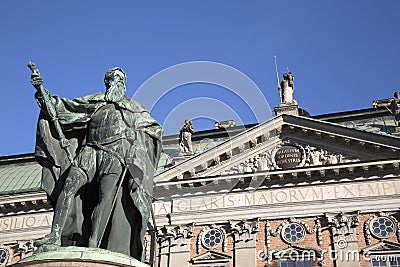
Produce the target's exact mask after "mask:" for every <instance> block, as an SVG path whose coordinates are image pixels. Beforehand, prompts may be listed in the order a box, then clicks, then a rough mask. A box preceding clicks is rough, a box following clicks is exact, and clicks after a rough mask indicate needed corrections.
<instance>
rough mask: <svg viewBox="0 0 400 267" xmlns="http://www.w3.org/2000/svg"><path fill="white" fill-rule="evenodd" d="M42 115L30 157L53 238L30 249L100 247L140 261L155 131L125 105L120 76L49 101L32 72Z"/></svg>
mask: <svg viewBox="0 0 400 267" xmlns="http://www.w3.org/2000/svg"><path fill="white" fill-rule="evenodd" d="M29 67H30V68H31V70H32V76H31V83H32V85H33V86H34V87H35V88H36V89H37V92H36V94H35V98H36V100H37V102H38V104H39V106H40V107H41V110H42V111H41V114H40V116H39V120H38V127H37V135H36V146H35V156H36V159H37V161H38V163H39V164H40V165H42V167H43V171H42V183H41V185H42V188H43V189H44V190H45V191H46V192H47V194H48V196H49V200H50V201H51V203H53V205H54V209H55V212H54V219H53V225H52V231H51V233H50V234H49V235H47V236H45V237H44V238H42V239H39V240H37V241H36V243H35V245H37V246H43V245H49V244H50V245H77V246H83V247H100V248H105V249H109V250H111V251H116V252H120V253H124V254H126V255H129V256H131V257H134V258H136V259H139V260H144V249H143V247H144V235H145V233H146V228H147V222H148V219H149V215H150V211H151V203H152V192H153V174H154V171H155V168H156V167H157V163H158V160H159V157H160V153H161V135H162V128H161V126H160V125H159V124H158V123H157V122H156V121H155V120H154V119H153V118H151V117H150V114H149V112H148V111H147V110H146V109H145V108H144V107H142V106H141V105H140V104H139V103H137V102H136V101H134V100H132V99H130V98H128V97H126V95H125V93H126V87H125V85H126V75H125V73H124V72H123V70H122V69H121V68H113V69H110V70H109V71H107V73H106V75H105V78H104V82H105V85H106V92H105V93H97V94H93V95H89V96H85V97H82V98H77V99H73V100H70V99H65V98H59V97H58V96H55V95H53V96H51V95H50V93H49V91H47V90H46V89H44V88H43V80H42V78H41V76H40V73H39V72H38V71H37V70H35V69H34V64H30V65H29Z"/></svg>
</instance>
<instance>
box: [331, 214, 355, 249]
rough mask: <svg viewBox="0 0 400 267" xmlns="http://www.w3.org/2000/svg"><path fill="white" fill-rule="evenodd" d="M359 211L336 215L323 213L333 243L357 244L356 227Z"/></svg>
mask: <svg viewBox="0 0 400 267" xmlns="http://www.w3.org/2000/svg"><path fill="white" fill-rule="evenodd" d="M359 213H360V212H359V211H354V212H340V213H338V214H332V213H325V216H326V218H327V220H328V226H329V227H330V228H331V230H332V236H333V242H335V243H336V242H339V241H343V240H345V241H346V242H357V237H356V230H355V229H356V227H357V226H358V225H359V219H358V215H359Z"/></svg>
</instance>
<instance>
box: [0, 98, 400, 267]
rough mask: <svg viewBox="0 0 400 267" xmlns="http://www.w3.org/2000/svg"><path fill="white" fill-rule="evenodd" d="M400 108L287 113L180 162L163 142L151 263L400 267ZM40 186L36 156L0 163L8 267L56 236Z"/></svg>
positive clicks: (202, 144)
mask: <svg viewBox="0 0 400 267" xmlns="http://www.w3.org/2000/svg"><path fill="white" fill-rule="evenodd" d="M385 101H386V102H385ZM392 101H396V100H395V99H387V100H381V101H380V102H379V103H378V102H374V103H377V104H375V105H374V107H373V108H370V109H364V110H354V111H349V112H341V113H334V114H326V115H320V116H314V117H312V116H308V114H307V113H306V112H304V110H302V109H300V108H299V107H298V106H297V103H295V102H292V103H281V105H280V106H279V107H277V108H276V110H275V111H276V114H277V115H276V116H275V117H273V118H271V119H270V120H268V121H266V122H263V123H261V124H256V125H247V126H232V127H227V128H224V127H220V129H214V130H209V131H203V132H198V133H195V134H194V135H193V136H192V139H193V140H192V141H193V150H194V154H193V155H187V156H181V155H178V153H179V151H178V136H168V137H165V138H164V140H163V147H164V154H163V156H162V158H161V161H160V166H159V168H158V173H157V175H156V177H155V187H154V203H153V209H154V213H155V219H156V226H157V227H156V229H154V228H153V229H150V228H149V234H148V236H147V252H148V253H147V254H148V257H147V260H148V261H149V262H153V261H154V262H155V266H159V267H169V266H170V267H172V266H179V267H181V266H188V267H189V266H191V267H205V266H210V267H211V266H212V267H222V266H224V267H225V266H226V267H234V266H249V267H250V266H257V267H261V266H281V267H291V266H293V267H308V266H310V267H311V266H329V267H330V266H336V267H344V266H346V267H352V266H396V267H397V266H400V211H399V208H400V172H399V163H400V139H399V137H398V127H397V121H396V118H395V117H394V115H393V114H392V113H391V112H390V109H388V108H387V107H388V106H389V104H390V103H392ZM286 102H287V101H286ZM219 125H223V124H219ZM230 125H234V124H233V123H232V124H230ZM40 175H41V169H40V166H39V165H38V164H37V163H36V162H35V159H34V156H33V155H32V154H28V155H12V156H7V157H2V158H0V266H8V265H11V264H13V263H15V262H17V261H18V260H19V259H21V258H24V257H26V256H28V255H30V254H31V253H32V252H33V250H34V249H35V248H34V247H33V240H35V239H37V238H39V237H42V236H43V235H45V234H47V233H48V232H49V231H50V226H51V221H52V209H51V206H50V205H49V204H48V203H47V197H46V194H45V193H44V192H43V191H42V190H41V189H40ZM153 243H155V244H156V255H155V256H153V254H152V253H151V252H150V250H151V247H152V244H153Z"/></svg>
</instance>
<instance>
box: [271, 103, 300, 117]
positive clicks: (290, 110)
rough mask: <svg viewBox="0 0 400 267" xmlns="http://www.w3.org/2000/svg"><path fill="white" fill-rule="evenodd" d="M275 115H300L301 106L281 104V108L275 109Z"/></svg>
mask: <svg viewBox="0 0 400 267" xmlns="http://www.w3.org/2000/svg"><path fill="white" fill-rule="evenodd" d="M274 111H275V115H276V116H279V115H281V114H290V115H299V106H298V105H295V104H280V105H279V107H275V108H274Z"/></svg>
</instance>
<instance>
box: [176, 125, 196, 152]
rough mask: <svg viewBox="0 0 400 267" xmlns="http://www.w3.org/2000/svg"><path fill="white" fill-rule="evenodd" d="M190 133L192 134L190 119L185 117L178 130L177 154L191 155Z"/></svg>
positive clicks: (192, 128)
mask: <svg viewBox="0 0 400 267" xmlns="http://www.w3.org/2000/svg"><path fill="white" fill-rule="evenodd" d="M192 134H194V127H193V124H192V121H191V120H188V119H186V120H185V124H184V125H183V126H182V128H181V129H180V131H179V155H193V145H192Z"/></svg>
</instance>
